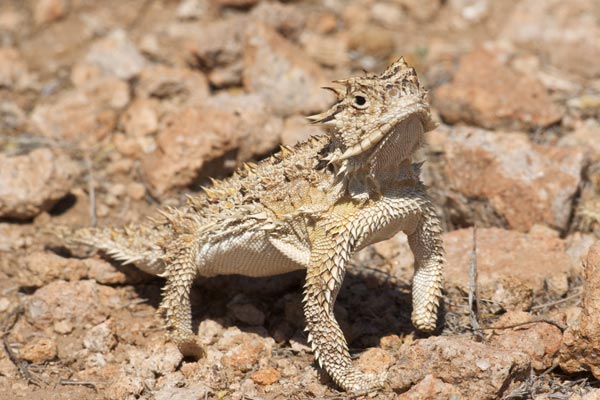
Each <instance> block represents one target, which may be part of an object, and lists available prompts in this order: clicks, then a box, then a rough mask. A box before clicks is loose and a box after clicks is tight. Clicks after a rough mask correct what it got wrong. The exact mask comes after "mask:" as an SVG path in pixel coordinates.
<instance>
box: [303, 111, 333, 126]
mask: <svg viewBox="0 0 600 400" xmlns="http://www.w3.org/2000/svg"><path fill="white" fill-rule="evenodd" d="M327 117H329V111H325V112H323V113H321V114H315V115H310V116H308V117H306V118H307V119H308V120H309V121H310V122H311V123H313V124H325V125H328V124H335V120H334V119H333V118H327Z"/></svg>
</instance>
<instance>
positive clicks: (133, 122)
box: [120, 98, 159, 138]
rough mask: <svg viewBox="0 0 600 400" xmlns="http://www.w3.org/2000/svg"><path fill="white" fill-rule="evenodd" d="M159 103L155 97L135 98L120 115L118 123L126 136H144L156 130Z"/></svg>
mask: <svg viewBox="0 0 600 400" xmlns="http://www.w3.org/2000/svg"><path fill="white" fill-rule="evenodd" d="M158 109H159V104H158V101H157V100H155V99H147V98H146V99H144V98H141V99H136V100H135V101H133V102H132V103H131V104H130V105H129V107H128V108H127V110H125V112H124V113H123V115H122V116H121V120H120V123H121V125H122V126H123V129H124V130H125V133H126V134H127V135H128V136H132V137H137V138H139V137H144V136H147V135H151V134H152V133H154V132H156V131H157V130H158V117H159V114H158Z"/></svg>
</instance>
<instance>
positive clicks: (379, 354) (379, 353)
mask: <svg viewBox="0 0 600 400" xmlns="http://www.w3.org/2000/svg"><path fill="white" fill-rule="evenodd" d="M393 362H394V360H393V359H392V357H391V356H390V353H388V352H387V351H386V350H383V349H380V348H377V347H373V348H371V349H369V350H367V351H365V352H364V353H362V354H361V355H360V357H359V358H358V360H357V361H356V366H357V367H358V368H359V369H360V370H362V371H363V372H365V373H367V374H381V373H383V372H385V371H387V369H388V368H389V367H390V365H392V363H393Z"/></svg>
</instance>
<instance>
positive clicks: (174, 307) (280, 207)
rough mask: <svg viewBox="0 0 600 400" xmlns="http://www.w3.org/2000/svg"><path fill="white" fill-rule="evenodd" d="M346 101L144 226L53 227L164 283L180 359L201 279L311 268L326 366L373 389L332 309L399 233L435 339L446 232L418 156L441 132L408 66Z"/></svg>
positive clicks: (354, 384)
mask: <svg viewBox="0 0 600 400" xmlns="http://www.w3.org/2000/svg"><path fill="white" fill-rule="evenodd" d="M338 83H340V84H341V85H343V86H344V87H345V89H331V90H333V91H335V92H336V94H337V95H338V102H337V103H336V104H334V105H333V106H332V107H331V108H330V109H329V110H327V111H325V112H324V113H322V114H320V115H316V116H313V117H311V119H312V120H313V121H314V122H315V123H321V124H325V125H326V126H328V127H329V128H330V134H329V135H327V136H318V137H313V138H312V139H310V140H309V141H308V142H306V143H303V144H300V145H297V146H295V147H294V148H287V147H283V148H282V149H281V152H280V153H278V154H276V155H274V156H273V157H271V158H269V159H267V160H264V161H262V162H260V163H258V164H246V165H245V166H244V168H242V169H241V170H239V171H238V172H237V173H236V174H234V176H232V177H231V178H229V179H226V180H223V181H214V182H213V186H212V187H211V188H206V189H205V194H203V195H199V196H193V197H190V198H188V201H187V202H186V204H185V206H183V207H181V208H169V209H164V210H162V211H160V212H159V216H158V217H156V218H154V219H152V220H150V221H149V222H148V223H146V224H142V225H139V226H130V227H128V228H122V229H112V228H98V229H93V228H92V229H80V230H76V231H74V232H70V231H67V230H57V233H58V234H59V236H61V237H63V238H64V240H65V241H66V242H67V243H69V244H70V243H82V244H86V245H90V246H92V247H95V248H97V249H101V250H104V251H106V252H107V253H108V254H109V255H111V256H113V257H114V258H116V259H118V260H121V261H123V262H125V263H135V264H136V265H137V266H138V267H139V268H141V269H143V270H144V271H146V272H149V273H153V274H157V275H160V276H164V277H165V278H166V280H167V284H166V286H165V289H164V298H163V301H162V304H161V307H160V310H161V312H162V313H163V314H164V316H165V319H166V322H167V326H168V328H169V330H170V334H171V338H172V340H173V341H174V342H175V343H177V345H178V346H179V349H180V350H181V351H182V353H184V354H186V355H193V356H196V357H199V356H201V355H202V354H203V349H202V347H201V345H200V344H199V341H198V338H197V337H196V335H194V333H193V331H192V326H191V304H190V298H189V294H190V290H191V286H192V284H193V281H194V279H195V278H196V277H197V276H198V275H200V276H214V275H219V274H242V275H248V276H268V275H274V274H279V273H284V272H288V271H292V270H296V269H304V268H305V269H306V270H307V273H306V283H305V285H304V299H303V304H304V314H305V317H306V322H307V330H308V340H309V342H310V343H311V345H312V348H313V351H314V353H315V358H316V360H317V361H318V363H319V365H320V366H321V367H322V368H323V369H324V370H325V371H326V372H327V373H328V374H329V375H330V376H331V377H332V379H333V380H334V382H335V383H336V384H337V385H338V386H339V387H341V388H342V389H344V390H347V391H351V392H368V391H371V390H374V389H377V388H379V387H380V386H381V384H382V383H383V381H384V379H385V377H384V376H373V375H366V374H363V373H362V372H360V371H358V370H357V369H355V368H354V367H353V366H352V362H351V358H350V354H349V351H348V345H347V343H346V340H345V338H344V335H343V333H342V331H341V330H340V327H339V325H338V323H337V321H336V319H335V316H334V314H333V306H334V303H335V299H336V297H337V294H338V291H339V289H340V287H341V284H342V281H343V279H344V275H345V272H346V264H347V262H348V260H349V259H350V258H351V257H352V255H353V254H354V252H356V251H358V250H360V249H362V248H364V247H365V246H367V245H369V244H372V243H376V242H378V241H381V240H385V239H387V238H390V237H392V236H393V235H394V234H396V233H397V232H400V231H403V232H405V233H406V235H407V236H408V241H409V244H410V247H411V250H412V252H413V254H414V256H415V275H414V278H413V313H412V321H413V324H414V325H415V327H417V328H418V329H420V330H423V331H432V330H434V329H435V326H436V319H437V309H438V305H439V301H440V298H441V290H442V266H443V262H444V261H443V247H442V241H441V229H440V224H439V221H438V218H437V216H436V213H435V211H434V207H433V205H432V203H431V201H430V200H429V198H428V196H427V194H426V190H425V187H424V186H423V184H422V183H421V182H420V181H419V176H418V175H419V171H418V168H419V165H418V164H411V156H412V155H413V153H414V152H415V151H416V150H417V149H418V148H419V147H420V146H421V145H422V143H423V140H424V133H425V132H427V131H429V130H431V129H433V128H434V124H433V122H432V121H431V117H430V114H429V108H428V105H427V102H426V100H425V95H426V92H425V91H424V90H423V89H422V88H421V86H420V85H419V83H418V80H417V77H416V74H415V72H414V70H413V69H412V68H409V67H408V66H407V65H406V63H405V62H404V60H402V59H401V60H399V61H397V62H396V63H394V64H392V65H391V66H390V67H388V69H387V70H386V71H384V72H383V73H382V74H381V75H367V76H363V77H357V78H351V79H348V80H345V81H338Z"/></svg>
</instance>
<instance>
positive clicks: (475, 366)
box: [388, 336, 530, 400]
mask: <svg viewBox="0 0 600 400" xmlns="http://www.w3.org/2000/svg"><path fill="white" fill-rule="evenodd" d="M392 357H393V359H394V360H395V362H394V364H393V365H392V366H391V368H390V369H389V371H388V383H389V385H390V386H391V388H392V389H393V390H394V391H404V390H406V389H408V388H409V387H411V386H413V385H415V384H417V383H418V382H420V381H422V380H423V379H424V378H425V377H427V376H428V375H433V376H435V377H436V378H438V379H440V380H441V381H443V382H445V383H446V384H449V385H452V386H454V387H455V388H456V389H457V390H459V391H460V393H461V395H462V396H464V397H465V398H467V399H479V400H486V399H490V400H491V399H497V398H499V397H500V398H501V397H502V394H503V393H509V392H510V391H511V388H514V387H516V386H518V385H519V384H520V383H521V382H523V381H524V380H525V379H527V378H528V377H529V369H530V360H529V356H528V355H527V354H525V353H522V352H519V351H507V350H505V349H499V348H497V347H495V346H490V345H486V344H482V343H477V342H474V341H472V340H470V339H468V338H464V337H451V336H440V337H431V338H428V339H423V340H418V341H416V342H412V343H410V344H407V345H404V346H402V347H401V348H400V350H399V351H398V352H397V353H396V352H395V353H394V354H392Z"/></svg>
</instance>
